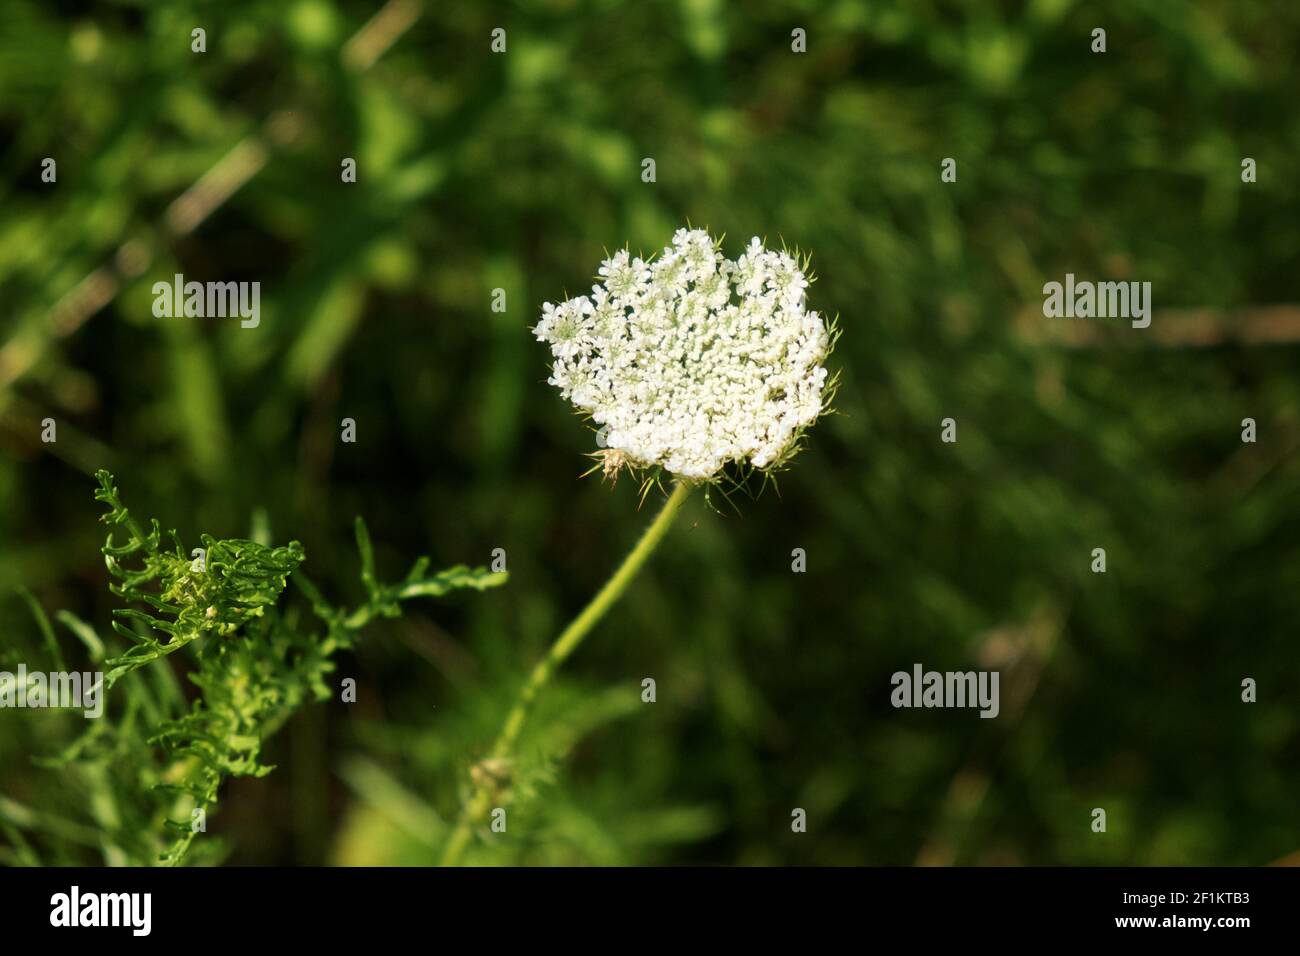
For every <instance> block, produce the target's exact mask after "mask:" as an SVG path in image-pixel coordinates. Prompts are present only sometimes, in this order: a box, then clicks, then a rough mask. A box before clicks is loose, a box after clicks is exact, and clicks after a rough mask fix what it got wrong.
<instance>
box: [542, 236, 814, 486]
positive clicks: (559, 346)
mask: <svg viewBox="0 0 1300 956" xmlns="http://www.w3.org/2000/svg"><path fill="white" fill-rule="evenodd" d="M718 245H719V244H718V243H717V242H715V241H714V240H713V239H712V238H711V237H710V236H709V235H708V233H706V232H705V231H703V230H701V229H690V230H688V229H679V230H677V232H676V234H675V235H674V236H673V244H672V245H671V246H670V247H668V248H666V249H664V251H663V254H662V255H660V256H658V257H657V258H653V259H651V260H650V261H644V260H642V259H640V258H635V257H633V256H631V255H630V254H629V253H628V252H627V251H626V250H623V251H620V252H618V253H616V254H615V255H614V256H612V257H611V258H609V259H606V260H605V261H604V262H603V263H602V264H601V266H600V278H601V282H600V284H598V285H596V286H594V287H593V288H592V292H591V295H589V296H586V295H584V296H578V297H577V298H574V299H569V300H568V301H567V302H562V303H560V304H559V305H553V304H552V303H549V302H548V303H546V304H545V305H544V306H543V310H542V320H541V321H540V322H539V323H538V324H537V326H536V328H535V329H534V330H533V331H534V333H535V334H536V335H537V338H538V339H539V340H540V341H543V342H546V343H547V344H549V345H550V348H551V353H552V355H553V357H554V359H555V361H554V365H553V370H552V375H551V378H550V379H549V382H550V384H552V385H555V386H558V387H559V389H560V391H561V394H562V395H563V396H564V397H565V398H567V399H569V400H570V401H571V402H572V403H573V404H574V405H575V406H576V407H577V408H579V409H581V410H582V411H585V412H587V413H589V414H590V415H591V418H592V420H593V421H595V422H596V423H597V424H598V425H601V426H602V429H601V431H602V435H603V441H602V443H603V444H604V446H605V448H606V449H607V451H606V452H605V455H606V463H607V464H608V463H609V461H610V460H611V457H612V458H614V459H615V460H616V461H617V462H618V463H620V464H627V465H630V466H633V467H638V468H641V467H651V466H661V467H663V468H664V469H665V470H667V471H669V472H671V473H673V474H675V475H678V476H680V477H683V478H688V479H694V480H704V479H708V478H711V477H713V476H714V475H716V474H717V473H718V472H719V471H721V470H722V468H723V467H724V466H725V465H727V464H728V463H731V462H736V463H745V462H747V463H749V464H751V465H753V466H754V467H756V468H760V469H761V468H767V467H770V466H771V465H773V464H776V463H778V462H780V461H782V460H783V458H784V456H785V455H786V453H787V452H788V451H789V449H790V448H791V446H792V445H793V444H794V442H795V440H796V439H797V437H798V435H799V433H800V431H801V430H802V429H803V428H805V427H806V426H808V425H809V424H811V423H812V422H813V420H814V419H816V418H817V416H818V415H820V414H821V412H822V411H823V398H824V396H823V391H824V387H825V384H826V369H825V368H824V367H823V366H822V364H821V363H822V361H823V360H824V359H825V357H826V354H827V352H828V350H829V347H830V336H829V334H828V332H827V329H826V325H825V323H824V322H823V321H822V318H821V316H819V315H818V314H817V313H816V312H809V311H807V310H806V309H805V307H804V296H805V290H806V289H807V287H808V280H807V278H806V277H805V276H804V273H803V270H802V269H801V268H800V267H799V263H798V261H796V260H795V259H794V258H793V257H792V256H790V255H789V254H787V253H785V252H775V251H771V250H768V249H766V248H764V246H763V243H762V242H761V241H760V240H759V239H758V238H757V237H755V238H754V239H753V240H751V241H750V244H749V246H748V248H747V249H746V250H745V252H744V254H743V255H741V256H740V258H738V259H736V260H734V261H732V260H729V259H726V258H724V257H723V255H722V253H721V252H719V250H718Z"/></svg>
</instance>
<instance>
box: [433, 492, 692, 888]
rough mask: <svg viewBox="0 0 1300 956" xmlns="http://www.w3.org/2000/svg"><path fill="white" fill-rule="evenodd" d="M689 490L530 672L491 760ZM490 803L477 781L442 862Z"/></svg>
mask: <svg viewBox="0 0 1300 956" xmlns="http://www.w3.org/2000/svg"><path fill="white" fill-rule="evenodd" d="M690 493H691V487H690V485H686V484H680V483H679V484H678V485H677V486H676V487H675V488H674V489H673V493H672V494H671V495H669V496H668V500H667V501H665V502H664V506H663V508H662V509H661V510H660V512H659V514H658V515H657V516H656V517H655V520H654V521H653V522H651V524H650V527H648V528H646V530H645V533H644V534H643V535H641V540H640V541H638V542H637V543H636V547H634V548H633V549H632V550H631V551H630V552H629V553H628V556H627V557H626V558H624V559H623V563H622V564H620V565H619V567H618V570H617V571H615V572H614V576H613V577H611V578H610V579H609V580H608V581H606V582H605V586H604V587H603V588H601V589H600V590H599V591H597V592H596V596H595V597H593V598H592V599H591V602H590V603H589V604H588V605H587V606H586V607H585V608H583V609H582V612H581V613H580V614H579V615H578V616H577V617H575V618H574V619H573V620H572V622H570V624H569V626H568V627H566V628H565V629H564V632H563V633H562V634H560V636H559V637H558V638H556V640H555V643H554V644H552V645H551V649H550V650H549V651H547V652H546V656H545V657H543V658H542V659H541V660H540V661H538V663H537V666H536V667H534V668H533V671H532V673H531V674H529V675H528V680H527V681H526V682H525V683H524V686H523V688H522V689H521V690H520V691H519V696H518V697H517V698H516V699H515V704H514V707H512V708H511V709H510V713H509V714H508V715H507V716H506V722H505V726H504V727H503V728H502V729H501V735H500V736H499V737H497V740H496V743H495V744H494V745H493V746H492V750H491V752H490V756H489V759H491V760H508V759H509V757H510V754H511V752H512V751H513V750H514V746H515V742H516V741H517V740H518V739H519V733H520V731H521V730H523V727H524V721H525V720H526V719H527V717H528V713H529V711H530V710H532V707H533V704H534V702H535V701H536V700H537V695H538V694H539V693H541V691H542V688H544V687H545V686H546V685H547V684H548V683H550V680H551V677H552V675H554V673H555V671H556V670H557V669H558V668H559V666H560V665H561V664H563V663H564V662H565V660H567V659H568V657H569V655H571V654H572V653H573V652H574V651H575V650H577V648H578V645H579V644H581V643H582V639H583V638H584V637H586V636H587V632H589V631H590V630H591V629H592V628H593V627H594V626H595V625H596V622H598V621H599V620H600V619H601V618H602V617H604V616H605V612H606V611H608V610H609V609H610V607H612V606H613V605H614V602H616V601H617V600H618V599H619V598H620V597H621V596H622V594H623V592H624V591H626V590H627V586H628V585H629V584H630V583H632V579H633V578H635V577H636V575H637V572H638V571H640V570H641V566H642V565H644V564H645V563H646V560H647V559H648V558H649V557H650V555H651V554H653V553H654V550H655V548H657V547H658V546H659V542H660V541H662V540H663V537H664V535H665V534H666V533H667V532H668V529H669V527H671V526H672V523H673V519H674V518H676V517H677V512H678V511H680V510H681V507H682V504H683V503H684V502H685V501H686V498H687V496H689V495H690ZM491 801H492V790H491V789H490V788H489V787H488V786H486V785H485V784H482V783H479V784H476V785H475V787H474V792H473V794H472V795H471V796H470V799H469V801H468V802H467V803H466V804H465V806H464V808H463V809H462V811H461V815H460V820H459V821H458V822H457V824H456V829H455V831H454V832H453V833H452V835H451V839H450V840H449V841H448V842H447V846H446V849H445V850H443V854H442V865H443V866H455V865H456V863H457V862H459V860H460V857H461V855H462V854H463V853H464V852H465V848H466V847H467V846H468V845H469V840H470V835H471V832H472V827H473V825H474V822H475V821H476V820H478V819H479V818H481V817H482V816H484V815H485V814H486V813H487V812H488V810H489V809H490V807H489V804H490V803H491Z"/></svg>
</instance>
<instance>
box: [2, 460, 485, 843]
mask: <svg viewBox="0 0 1300 956" xmlns="http://www.w3.org/2000/svg"><path fill="white" fill-rule="evenodd" d="M96 478H97V479H98V481H99V485H100V488H99V490H98V491H97V492H96V493H95V498H96V500H98V501H101V502H103V503H104V504H105V505H107V507H108V511H107V513H106V514H105V515H104V516H103V520H104V521H105V522H107V523H108V524H109V525H111V526H113V527H115V528H118V529H121V530H123V531H124V532H125V533H126V535H127V541H126V542H125V543H122V544H115V543H114V537H113V534H112V533H110V534H109V536H108V540H107V541H105V543H104V545H103V547H102V549H101V550H102V551H103V554H104V560H105V563H106V565H107V567H108V571H109V573H110V574H111V575H112V576H113V577H114V578H116V579H117V580H116V581H115V582H114V583H110V585H109V589H110V590H111V591H112V593H113V594H114V595H116V596H117V597H118V598H120V599H122V600H124V601H127V602H130V603H137V604H143V605H147V606H148V608H149V610H148V611H142V610H140V609H138V608H117V609H115V610H114V612H113V613H114V615H115V618H116V619H115V620H114V621H113V629H114V630H115V631H116V632H117V633H118V634H120V635H122V636H123V637H125V638H126V639H127V640H128V641H130V642H131V646H130V647H129V648H128V650H127V651H126V652H125V653H123V654H120V655H116V656H112V657H107V658H104V659H103V660H102V665H103V666H105V667H107V668H109V669H108V671H107V672H106V673H105V674H104V677H103V683H104V685H105V689H109V688H112V687H113V685H114V684H116V683H117V682H118V681H120V680H122V679H123V678H126V677H128V675H130V676H132V677H136V678H137V679H136V680H134V681H127V682H126V686H125V688H124V691H125V693H124V694H123V695H122V696H124V698H125V700H124V701H122V702H120V706H118V704H119V702H118V701H117V700H116V699H114V700H113V701H112V702H113V704H114V705H115V706H114V707H113V712H112V715H110V716H106V717H103V718H100V719H96V720H95V721H94V722H93V723H91V725H90V727H89V729H88V730H86V732H85V733H84V734H82V735H81V736H80V737H79V738H78V739H76V740H75V741H74V742H73V743H72V744H71V745H70V746H68V747H67V748H66V749H65V750H64V751H63V752H62V753H61V754H60V755H58V756H56V757H54V758H46V759H43V760H41V761H40V764H41V765H42V766H44V767H45V768H47V769H51V770H58V771H60V772H62V773H63V774H65V775H66V776H69V777H76V778H78V779H80V780H81V781H82V782H83V783H84V784H85V786H86V788H87V793H86V795H85V796H86V799H87V801H88V803H89V805H90V806H92V807H96V808H106V809H105V810H104V812H102V813H100V815H99V816H98V817H97V818H96V819H95V820H94V822H93V824H92V826H93V827H98V829H99V834H98V839H99V840H100V841H101V842H102V846H103V849H104V855H105V859H106V861H107V862H110V863H114V862H148V861H149V860H151V859H155V858H156V859H157V860H159V861H161V862H163V863H165V864H168V865H175V864H177V863H180V862H181V861H182V860H183V859H184V858H185V856H186V854H187V853H188V852H189V850H190V848H191V845H192V844H193V843H194V841H195V839H196V837H197V836H198V835H199V833H200V832H203V831H206V817H207V814H208V813H209V812H210V811H211V810H212V809H213V808H214V806H215V804H216V802H217V798H218V793H219V790H220V788H221V786H222V784H223V783H224V782H225V781H226V780H228V779H230V778H232V777H263V776H266V775H267V774H268V773H270V772H271V770H272V769H273V767H272V766H271V765H268V764H265V763H263V762H262V761H261V759H260V758H261V753H262V747H263V744H264V742H265V741H266V740H267V739H268V738H269V737H270V736H271V735H273V734H274V733H275V732H276V731H277V730H278V729H279V728H280V727H281V725H283V724H284V722H285V721H286V720H287V719H288V718H289V717H290V716H291V715H292V714H293V713H294V712H295V711H296V710H298V708H299V707H301V706H302V705H303V704H304V703H307V702H309V701H316V702H321V701H324V700H326V699H328V698H329V697H330V696H331V689H330V687H329V685H328V684H327V677H328V676H329V675H330V674H331V673H332V672H333V671H334V669H335V663H334V660H335V658H336V656H337V655H338V653H339V652H340V651H344V650H348V649H350V648H351V647H352V645H353V642H354V641H355V639H356V637H357V634H358V632H359V631H360V630H361V629H362V628H363V627H364V626H365V625H366V624H367V623H368V622H369V621H370V620H371V619H372V618H374V617H376V616H380V615H382V616H385V617H397V616H399V615H400V614H401V602H402V601H405V600H409V599H411V598H415V597H435V596H442V595H444V594H447V593H448V592H450V591H452V590H454V589H457V588H472V589H477V590H483V589H485V588H490V587H495V586H497V585H499V584H502V583H504V581H505V579H506V576H505V575H504V574H493V573H489V572H487V571H485V570H483V569H470V568H467V567H465V566H463V565H462V566H457V567H455V568H451V569H448V570H447V571H443V572H441V573H438V574H435V575H432V576H427V575H426V574H425V572H426V569H427V568H428V565H429V561H428V559H427V558H420V559H419V560H417V561H416V562H415V565H414V567H413V568H412V569H411V571H410V573H409V574H408V575H407V576H406V577H405V578H404V579H403V580H402V581H401V582H400V583H398V584H396V585H385V584H382V583H380V582H379V581H378V580H377V578H376V575H375V568H374V555H373V550H372V547H371V544H370V538H369V535H368V533H367V531H366V528H365V525H364V523H363V522H362V521H361V519H360V518H358V519H357V522H356V535H357V544H358V547H359V550H360V552H361V563H362V571H361V577H362V583H363V584H364V586H365V590H366V599H365V601H364V602H363V603H362V604H360V605H359V606H358V607H356V608H355V609H352V610H348V609H346V608H342V607H336V606H333V605H331V604H329V603H328V602H326V601H325V599H324V598H323V597H322V596H321V595H320V592H319V591H317V590H316V589H315V587H314V586H312V585H309V584H308V585H305V588H306V589H307V593H308V594H309V595H310V597H311V602H312V610H313V611H314V612H315V613H316V615H317V616H318V617H319V618H320V620H321V621H322V622H323V624H324V625H325V633H324V634H318V633H316V632H315V630H314V629H312V628H309V627H308V626H307V625H306V623H305V622H304V621H302V620H301V615H299V614H297V613H292V614H286V613H282V612H281V611H280V610H279V609H278V608H277V602H278V601H279V599H280V596H281V593H282V592H283V591H284V589H285V585H286V582H287V581H288V579H289V577H290V576H291V575H293V574H294V573H295V572H296V571H297V569H298V567H299V565H300V564H301V563H302V562H303V561H304V559H305V555H304V553H303V549H302V545H301V544H299V543H298V542H297V541H294V542H291V543H290V544H289V545H287V546H285V547H280V548H269V547H266V546H265V545H262V544H259V543H257V542H255V541H247V540H242V539H224V540H217V539H215V538H213V537H212V536H210V535H203V536H202V537H201V539H200V540H201V541H202V542H203V554H201V555H197V556H195V557H190V556H187V555H186V553H185V549H184V546H183V545H182V544H181V541H180V538H179V537H178V536H177V534H176V533H175V532H174V531H168V532H167V533H166V535H165V536H164V535H163V533H162V532H161V530H160V525H159V523H158V521H157V519H153V520H152V521H150V523H149V525H148V527H149V530H148V531H147V532H146V531H144V530H143V529H142V527H141V525H140V524H139V523H138V522H137V521H136V520H135V519H134V518H133V517H132V515H131V513H130V511H129V510H128V509H127V507H126V506H125V505H124V504H123V503H122V500H121V498H120V497H119V495H118V491H117V488H116V486H115V485H114V483H113V477H112V475H111V474H109V473H108V472H107V471H103V470H101V471H99V472H98V473H97V474H96ZM164 537H166V538H167V539H168V540H170V541H171V542H172V545H173V547H172V549H170V550H167V549H164V548H163V547H162V541H163V539H164ZM33 608H34V611H35V612H36V615H37V618H38V621H39V622H40V624H41V628H42V632H43V633H44V634H45V635H46V636H47V638H48V639H49V640H50V641H51V642H53V636H52V634H51V633H50V629H49V625H48V622H47V621H46V619H45V617H44V614H43V612H42V611H41V609H40V607H39V605H35V604H33ZM136 628H139V629H140V630H137V629H136ZM78 630H81V631H83V632H86V633H89V634H93V631H90V630H89V628H86V627H84V625H80V626H79V627H78ZM150 631H152V632H157V633H158V634H160V635H164V637H162V638H157V637H154V636H152V635H151V634H149V633H148V632H150ZM89 643H90V646H91V647H92V649H93V653H92V657H94V658H96V659H97V660H98V658H102V657H103V650H102V645H99V644H98V639H97V638H95V639H94V640H92V641H91V642H89ZM182 649H189V650H190V651H191V652H192V653H193V657H194V660H195V666H194V668H193V670H192V671H190V673H189V674H188V678H189V680H190V681H191V682H192V683H193V684H194V685H195V687H197V688H198V695H197V697H196V698H195V699H194V700H193V701H192V702H191V703H190V704H189V705H188V709H186V707H185V704H184V701H183V700H182V699H181V696H180V694H179V693H178V692H177V688H176V687H175V685H174V678H171V677H170V676H169V677H166V678H163V679H160V680H158V681H157V682H156V683H155V685H154V689H153V690H151V689H150V688H149V686H148V685H147V684H146V683H145V682H144V681H142V680H139V679H138V675H137V673H136V672H137V671H139V669H141V668H143V667H145V666H146V665H149V664H155V663H156V662H158V661H160V660H162V659H163V658H164V657H167V656H168V655H170V654H173V653H176V652H177V651H180V650H182ZM52 650H53V651H55V652H56V653H57V644H53V646H52ZM115 696H116V695H115ZM110 766H111V767H112V771H111V772H109V771H108V768H109V767H110ZM108 808H111V809H108ZM9 816H10V819H9V821H8V822H9V823H10V825H11V826H13V827H16V828H19V829H21V828H22V827H23V826H24V825H26V826H31V827H33V828H35V829H37V830H40V829H42V827H41V826H40V823H39V820H38V818H34V817H30V816H29V817H28V818H27V819H26V820H25V821H24V820H22V819H18V820H15V816H17V817H19V818H21V817H22V814H21V813H20V814H17V815H15V814H14V813H13V812H12V811H11V813H10V815H9ZM128 819H129V820H130V821H131V823H132V824H133V825H131V826H127V820H128ZM146 820H147V821H148V822H147V824H145V823H143V821H146ZM196 820H202V821H203V826H202V827H196V826H195V822H196ZM44 829H45V830H46V831H47V833H48V835H50V836H51V837H53V838H56V839H57V838H58V836H59V833H58V832H57V830H58V828H54V829H53V831H52V832H51V828H50V827H48V826H47V827H45V828H44ZM15 832H17V831H16V830H15ZM22 845H23V846H24V847H25V848H26V850H27V851H28V852H29V853H30V852H31V844H30V843H28V842H27V841H26V840H23V841H22ZM28 862H32V860H28Z"/></svg>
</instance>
